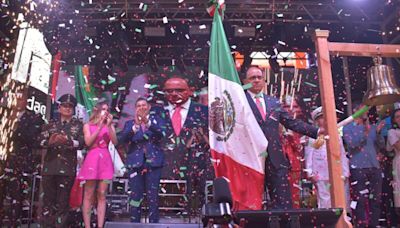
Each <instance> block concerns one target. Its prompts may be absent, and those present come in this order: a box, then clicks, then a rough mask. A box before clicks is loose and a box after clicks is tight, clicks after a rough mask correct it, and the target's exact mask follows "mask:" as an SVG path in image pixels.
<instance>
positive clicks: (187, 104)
mask: <svg viewBox="0 0 400 228" xmlns="http://www.w3.org/2000/svg"><path fill="white" fill-rule="evenodd" d="M190 102H191V100H190V98H189V100H187V101H186V102H185V103H183V104H182V105H181V108H182V109H181V116H182V122H181V126H182V127H183V124H184V123H185V120H186V117H187V115H188V113H189V107H190ZM175 106H176V105H173V104H171V103H169V102H168V105H167V106H165V109H166V110H168V112H169V117H170V118H172V115H173V114H174V112H175Z"/></svg>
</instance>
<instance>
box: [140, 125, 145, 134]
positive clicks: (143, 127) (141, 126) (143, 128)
mask: <svg viewBox="0 0 400 228" xmlns="http://www.w3.org/2000/svg"><path fill="white" fill-rule="evenodd" d="M140 128H142V131H143V132H144V131H146V124H144V123H142V124H141V125H140Z"/></svg>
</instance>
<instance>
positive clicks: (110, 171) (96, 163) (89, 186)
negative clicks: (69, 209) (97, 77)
mask: <svg viewBox="0 0 400 228" xmlns="http://www.w3.org/2000/svg"><path fill="white" fill-rule="evenodd" d="M112 119H113V117H112V115H111V114H110V113H109V112H108V105H107V104H106V103H99V104H97V105H96V107H95V108H94V109H93V113H92V115H91V116H90V119H89V122H88V123H86V124H85V125H84V126H83V135H84V138H85V143H86V145H87V147H88V148H89V152H88V153H87V155H86V157H85V160H84V162H83V165H82V167H81V169H80V172H79V175H78V179H79V180H82V181H85V184H84V187H85V188H84V189H85V190H84V195H83V204H82V215H83V221H84V223H85V227H88V228H89V227H91V226H90V216H91V209H92V203H93V201H94V192H95V190H96V187H97V194H96V196H97V226H98V227H103V225H104V218H105V211H106V193H107V189H108V183H109V181H110V180H112V178H113V175H114V166H113V162H112V159H111V156H110V152H109V151H108V144H109V142H110V141H111V142H112V143H114V145H116V144H117V136H116V134H115V128H114V126H112V124H111V123H112Z"/></svg>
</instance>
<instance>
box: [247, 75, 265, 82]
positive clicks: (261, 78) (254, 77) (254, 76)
mask: <svg viewBox="0 0 400 228" xmlns="http://www.w3.org/2000/svg"><path fill="white" fill-rule="evenodd" d="M247 79H248V80H250V81H254V80H256V79H258V80H264V77H263V76H259V75H252V76H249V77H247Z"/></svg>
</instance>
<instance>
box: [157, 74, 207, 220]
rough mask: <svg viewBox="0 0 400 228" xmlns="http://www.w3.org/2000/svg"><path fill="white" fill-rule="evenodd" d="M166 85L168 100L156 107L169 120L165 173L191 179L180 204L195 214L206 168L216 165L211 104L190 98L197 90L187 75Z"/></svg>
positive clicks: (200, 201)
mask: <svg viewBox="0 0 400 228" xmlns="http://www.w3.org/2000/svg"><path fill="white" fill-rule="evenodd" d="M163 89H164V93H165V98H166V100H167V104H166V105H165V106H164V107H154V110H155V111H156V112H157V113H159V114H158V115H160V116H162V117H163V118H164V119H165V123H166V136H165V137H164V148H165V150H164V151H165V154H166V156H165V157H166V162H165V166H164V168H163V174H162V176H163V178H166V179H175V180H186V181H187V185H186V187H187V188H186V194H187V195H186V198H185V199H184V200H183V202H181V203H180V205H181V206H184V207H185V209H186V212H188V213H189V215H191V214H194V213H196V212H197V208H200V207H201V205H202V204H203V203H204V188H205V181H206V179H207V175H206V172H207V170H210V169H212V168H211V164H210V162H209V161H210V159H209V157H210V156H209V145H208V134H207V133H208V108H207V106H205V105H202V104H199V103H196V102H194V101H193V100H191V99H190V96H191V95H192V94H193V92H192V89H191V88H190V87H189V85H188V82H187V81H186V79H184V78H180V77H173V78H169V79H168V80H167V81H166V82H165V83H164V88H163ZM208 178H209V177H208ZM196 197H198V199H196ZM196 203H197V205H196ZM190 204H193V205H195V206H194V207H191V206H190Z"/></svg>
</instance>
